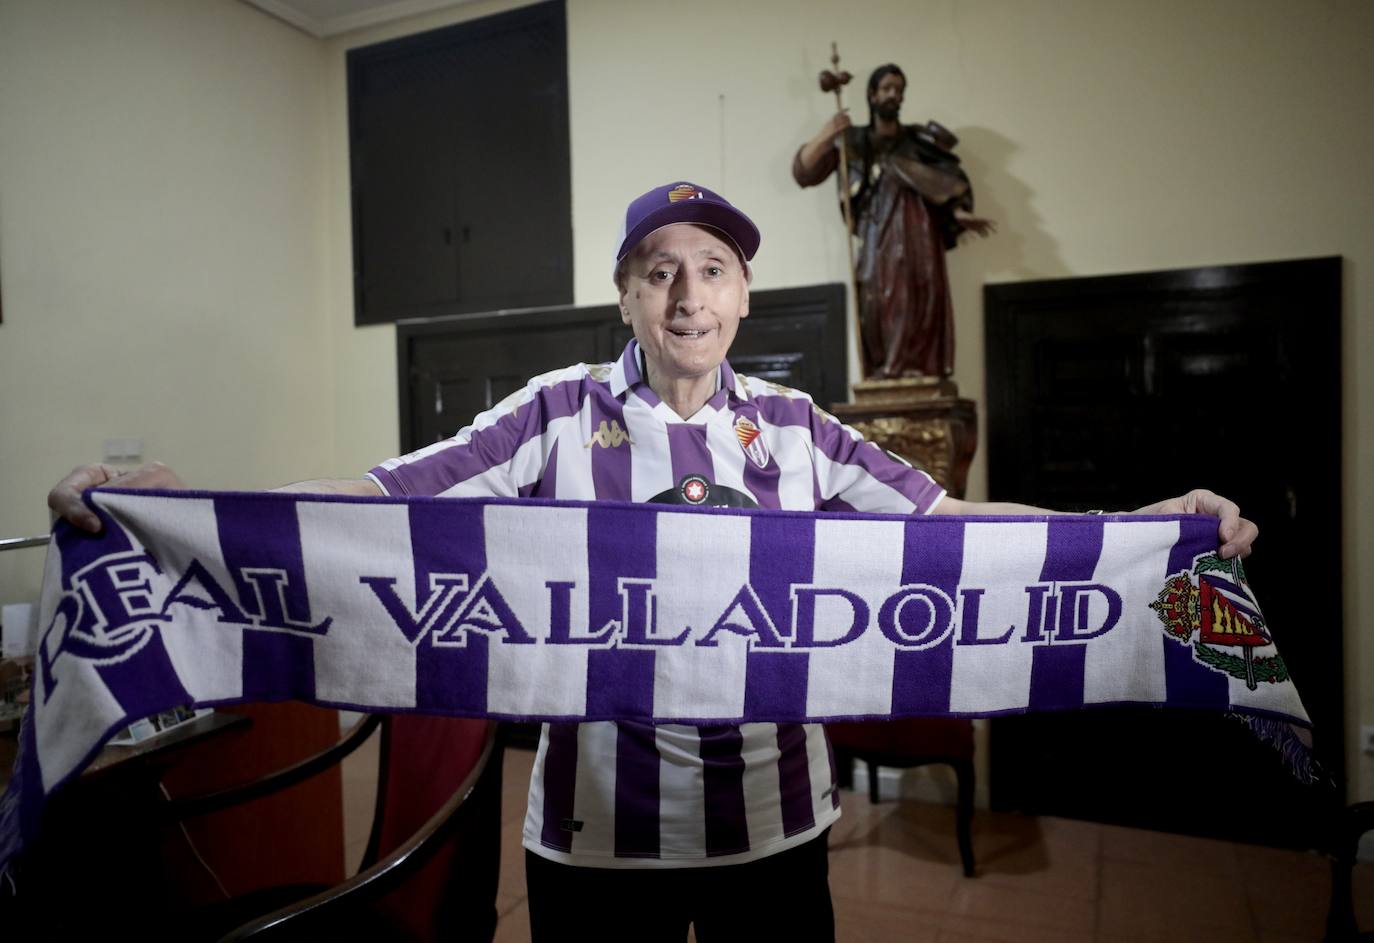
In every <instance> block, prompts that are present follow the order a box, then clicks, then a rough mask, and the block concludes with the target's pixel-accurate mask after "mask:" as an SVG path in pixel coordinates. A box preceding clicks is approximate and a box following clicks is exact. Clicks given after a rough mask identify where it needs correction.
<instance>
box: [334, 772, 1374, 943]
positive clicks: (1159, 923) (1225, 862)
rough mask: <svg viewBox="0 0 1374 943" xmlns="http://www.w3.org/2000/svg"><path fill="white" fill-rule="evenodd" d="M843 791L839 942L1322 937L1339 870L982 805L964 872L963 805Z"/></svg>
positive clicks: (1359, 896) (522, 927) (352, 833)
mask: <svg viewBox="0 0 1374 943" xmlns="http://www.w3.org/2000/svg"><path fill="white" fill-rule="evenodd" d="M532 760H533V753H531V752H529V751H525V750H509V751H507V753H506V760H505V764H506V765H505V771H504V772H505V796H504V805H503V808H502V833H503V845H502V849H501V888H500V892H499V895H498V898H497V909H498V911H499V913H500V924H499V926H498V927H497V932H496V939H497V941H498V943H517V941H527V940H528V939H529V924H528V915H527V912H526V909H525V868H524V852H523V850H522V849H521V847H520V826H521V821H522V819H523V817H524V808H525V790H526V786H527V784H528V782H529V771H530V765H531V762H532ZM375 763H376V754H375V752H372V751H368V750H366V749H364V750H360V751H359V754H358V756H357V758H356V760H355V759H350V761H349V762H348V763H346V764H345V769H344V780H345V786H344V789H345V809H346V814H347V816H348V819H349V822H348V825H347V827H346V830H345V831H346V839H347V841H348V853H349V856H350V857H349V860H350V862H356V861H357V859H358V858H359V857H360V856H361V854H362V845H363V843H364V842H365V840H366V832H365V829H366V823H367V821H369V816H370V814H371V799H370V795H369V793H370V791H371V788H372V777H373V776H375ZM369 764H371V765H369ZM843 801H844V816H843V817H842V818H841V819H840V821H839V823H838V824H837V825H836V826H835V828H834V830H833V831H832V833H831V837H830V888H831V893H832V895H833V897H834V901H835V920H836V936H837V939H838V940H839V941H841V943H886V941H898V940H900V941H904V943H927V941H930V943H992V941H1005V943H1013V941H1026V943H1040V941H1046V943H1049V941H1054V943H1080V941H1081V943H1089V941H1097V943H1154V941H1160V943H1163V941H1168V943H1176V941H1177V943H1187V941H1192V940H1197V941H1206V943H1233V941H1234V943H1242V941H1244V943H1299V941H1306V943H1312V941H1316V940H1320V939H1321V937H1322V934H1323V931H1324V928H1325V920H1326V906H1327V900H1328V896H1329V893H1330V880H1331V879H1330V869H1329V865H1328V863H1327V861H1326V859H1325V858H1322V857H1320V856H1318V855H1313V854H1304V853H1301V852H1291V851H1279V850H1275V849H1271V848H1261V847H1257V846H1251V845H1236V844H1231V843H1228V842H1220V841H1212V840H1207V839H1200V838H1188V837H1183V836H1178V835H1166V834H1161V833H1158V832H1146V831H1141V830H1138V829H1129V828H1119V827H1116V826H1110V825H1097V824H1094V823H1091V822H1078V821H1074V820H1072V819H1055V818H1026V817H1024V816H1018V815H1007V814H1001V813H992V812H987V811H979V813H978V814H977V815H976V816H975V818H974V835H973V845H974V853H975V856H976V858H977V861H978V876H977V877H975V878H965V877H963V876H962V872H961V870H960V866H959V853H958V849H957V848H956V846H955V842H954V812H953V809H952V808H949V807H946V806H939V805H930V804H926V803H919V802H883V803H880V804H879V805H876V806H874V805H871V804H870V803H869V801H868V799H867V798H866V797H865V796H863V795H859V794H855V793H850V792H846V793H844V794H843ZM358 823H362V824H358ZM360 832H361V834H358V833H360ZM1355 877H1356V885H1355V894H1356V908H1357V912H1358V915H1359V919H1360V923H1361V926H1363V927H1365V928H1366V929H1368V928H1374V865H1371V864H1361V865H1360V866H1359V868H1357V869H1356V876H1355Z"/></svg>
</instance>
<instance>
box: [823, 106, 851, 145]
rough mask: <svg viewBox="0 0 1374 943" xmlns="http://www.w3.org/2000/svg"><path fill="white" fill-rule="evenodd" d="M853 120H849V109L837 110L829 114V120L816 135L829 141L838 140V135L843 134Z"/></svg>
mask: <svg viewBox="0 0 1374 943" xmlns="http://www.w3.org/2000/svg"><path fill="white" fill-rule="evenodd" d="M853 123H854V122H852V121H850V120H849V109H847V108H846V109H845V110H844V111H837V112H835V113H834V114H833V115H831V116H830V120H829V121H827V122H826V123H825V125H824V126H823V127H822V128H821V133H820V134H818V135H816V137H817V138H818V139H824V140H826V141H829V142H830V143H832V144H833V143H834V142H835V141H838V140H839V138H840V135H842V134H844V132H845V129H846V128H848V127H849V126H850V125H852V124H853Z"/></svg>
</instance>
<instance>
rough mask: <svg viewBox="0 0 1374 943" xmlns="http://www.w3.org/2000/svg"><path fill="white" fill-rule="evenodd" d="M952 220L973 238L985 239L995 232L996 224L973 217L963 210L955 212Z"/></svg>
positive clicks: (979, 217) (980, 217)
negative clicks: (973, 236) (972, 235)
mask: <svg viewBox="0 0 1374 943" xmlns="http://www.w3.org/2000/svg"><path fill="white" fill-rule="evenodd" d="M954 218H955V220H957V221H958V223H959V225H960V226H962V227H964V231H965V232H971V233H973V234H974V235H975V236H981V237H983V238H987V237H988V236H990V235H992V234H993V233H995V232H997V223H996V222H994V221H993V220H990V219H985V218H984V217H982V216H974V215H973V214H971V213H969V212H967V211H965V210H955V211H954Z"/></svg>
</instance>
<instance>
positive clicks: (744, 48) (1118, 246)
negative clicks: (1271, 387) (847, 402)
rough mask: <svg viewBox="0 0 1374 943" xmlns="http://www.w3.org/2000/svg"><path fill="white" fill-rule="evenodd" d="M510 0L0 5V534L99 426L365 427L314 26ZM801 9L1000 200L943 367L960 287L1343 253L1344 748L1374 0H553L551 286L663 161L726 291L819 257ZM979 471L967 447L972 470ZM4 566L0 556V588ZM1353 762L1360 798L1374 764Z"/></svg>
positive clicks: (255, 481) (317, 450)
mask: <svg viewBox="0 0 1374 943" xmlns="http://www.w3.org/2000/svg"><path fill="white" fill-rule="evenodd" d="M516 5H519V4H518V2H517V0H478V2H470V3H467V4H464V5H462V6H459V7H456V8H454V9H452V10H449V11H446V12H443V13H440V14H431V15H429V16H426V17H423V18H416V19H413V20H409V21H405V22H402V23H399V24H393V25H392V26H389V27H387V28H385V29H373V30H368V31H364V32H360V33H357V34H352V35H349V36H347V37H341V38H336V39H334V40H330V41H327V42H319V41H316V40H313V39H310V38H309V37H306V36H304V35H303V34H299V33H297V32H295V31H294V30H292V29H290V28H289V27H287V26H285V25H284V24H281V23H279V22H277V21H275V20H273V19H271V18H270V17H267V16H266V15H264V14H261V13H260V12H258V11H256V10H253V9H251V8H249V7H247V6H246V5H242V4H239V3H237V2H232V0H213V2H212V0H204V2H196V3H181V2H176V0H160V2H155V0H127V2H124V3H121V4H120V5H119V6H118V8H117V10H114V9H112V7H113V5H111V4H105V3H100V2H95V0H91V2H87V3H84V4H73V3H62V4H53V3H44V2H41V0H0V272H2V273H3V286H4V292H5V323H4V325H3V326H0V483H3V485H4V488H3V491H0V533H4V534H12V533H29V532H37V531H38V530H41V529H42V528H43V527H44V526H45V523H46V516H45V514H44V512H43V509H42V507H41V496H42V493H43V492H44V491H45V490H46V488H47V486H48V484H49V483H50V481H51V479H52V477H53V475H54V474H55V470H56V471H61V470H64V469H65V468H66V467H68V466H70V465H72V464H74V463H75V462H77V461H80V460H84V459H86V458H89V457H91V456H93V455H94V454H95V453H96V452H97V451H98V449H99V447H100V442H101V439H103V438H105V437H107V436H112V435H140V436H142V437H143V438H144V439H145V441H146V443H147V451H148V454H150V455H157V456H158V457H162V458H165V459H167V460H169V461H171V462H173V464H175V465H176V466H178V467H179V468H181V469H182V470H183V471H184V472H185V473H186V476H187V477H188V478H189V479H191V480H193V481H194V482H195V483H197V484H201V485H207V486H232V485H237V486H243V487H259V486H265V485H269V484H271V483H274V482H276V481H280V480H283V479H286V478H292V477H303V476H308V475H317V474H355V473H358V472H361V471H362V470H364V469H366V468H368V467H370V466H371V465H372V464H373V463H375V462H376V461H377V460H378V459H379V458H382V457H386V456H388V455H390V454H392V453H393V452H394V451H395V449H396V446H397V428H398V423H397V416H396V408H397V407H396V389H395V384H396V379H395V361H394V357H395V348H394V330H393V329H392V328H389V327H370V328H364V329H356V328H354V327H353V323H352V309H351V306H352V300H351V287H350V269H351V252H350V249H349V206H348V173H347V170H348V165H347V151H346V142H347V119H346V97H345V85H344V52H345V50H346V49H348V48H351V47H353V46H357V45H365V44H368V43H371V42H376V41H379V40H381V39H386V38H391V37H394V36H398V35H403V34H406V33H410V32H414V31H417V30H420V29H426V28H431V27H434V26H438V25H444V24H447V23H452V22H456V21H458V20H463V19H469V18H472V17H476V16H480V15H486V14H489V13H492V12H497V11H499V10H502V9H507V8H510V7H512V6H516ZM831 39H835V40H838V41H839V43H840V46H841V52H842V53H843V55H844V57H845V61H844V65H845V66H846V67H847V68H849V69H850V70H852V71H854V72H855V73H856V74H857V75H859V78H860V81H862V79H863V78H864V77H865V76H866V74H867V71H868V70H869V69H871V68H872V67H873V66H874V65H876V64H878V63H880V62H883V61H886V60H888V59H895V60H897V61H899V62H900V63H901V64H902V65H903V66H904V67H905V68H906V71H907V74H908V76H909V78H910V80H911V89H910V92H909V94H908V100H907V107H906V110H905V114H906V117H907V118H908V120H915V119H923V118H926V117H934V118H937V119H939V120H940V121H942V122H943V123H945V124H946V125H948V126H950V127H951V128H953V129H954V130H955V131H956V132H957V133H959V135H960V136H961V137H962V139H963V142H962V144H961V147H960V151H961V153H963V154H964V155H965V161H966V164H967V166H968V168H969V171H970V173H971V175H972V177H973V179H974V181H975V186H976V190H977V194H978V201H979V208H980V210H981V211H983V212H985V213H986V214H987V215H990V216H992V217H993V218H995V219H997V220H999V221H1000V222H1001V226H1002V229H1001V232H1000V233H999V234H998V235H997V236H996V237H994V238H993V239H991V240H988V241H985V242H975V243H972V244H969V245H966V246H964V247H963V248H961V249H959V250H958V251H957V252H956V253H954V255H953V256H952V257H951V275H952V278H953V284H954V292H955V304H956V310H957V312H958V322H959V323H958V332H959V351H958V359H957V374H956V378H957V379H958V380H959V382H960V385H961V387H962V389H963V391H964V393H965V395H969V396H972V397H973V398H975V399H977V398H980V397H981V396H982V393H983V377H982V359H983V344H982V328H981V324H982V311H981V300H980V288H981V285H982V284H984V283H985V282H990V281H1009V280H1016V279H1024V278H1037V277H1047V276H1061V275H1091V274H1101V273H1108V272H1123V271H1137V270H1145V269H1155V268H1166V267H1173V266H1190V265H1205V264H1216V263H1226V262H1241V261H1256V260H1264V259H1277V258H1292V257H1303V256H1315V255H1327V254H1339V255H1342V256H1344V257H1345V258H1346V260H1347V261H1346V275H1345V286H1344V287H1345V308H1344V315H1343V330H1344V350H1343V356H1344V387H1343V389H1344V410H1345V412H1344V430H1345V434H1346V443H1347V444H1346V449H1345V454H1344V456H1342V457H1340V458H1339V459H1338V457H1337V456H1328V457H1325V460H1329V461H1337V460H1340V461H1341V462H1342V469H1343V472H1344V480H1345V487H1344V499H1345V510H1346V521H1347V523H1348V528H1347V532H1346V539H1345V549H1346V554H1345V568H1346V569H1345V574H1344V577H1345V603H1346V640H1347V661H1346V666H1347V674H1348V679H1349V683H1348V687H1347V691H1348V700H1349V704H1350V712H1349V714H1350V717H1351V721H1352V722H1351V728H1350V731H1349V736H1350V741H1351V742H1350V746H1351V749H1352V761H1354V760H1355V759H1356V756H1355V754H1354V753H1353V747H1354V742H1353V741H1354V737H1355V732H1356V720H1355V718H1357V717H1363V719H1364V722H1365V723H1371V724H1374V625H1371V622H1372V621H1374V589H1371V588H1369V587H1374V569H1372V568H1371V563H1370V561H1371V560H1374V546H1371V541H1374V525H1371V524H1369V523H1367V522H1366V521H1365V518H1368V517H1370V516H1371V515H1370V514H1369V508H1370V507H1371V505H1374V492H1372V490H1371V489H1374V484H1372V483H1374V450H1371V443H1374V428H1372V427H1371V426H1372V425H1374V392H1371V384H1370V383H1369V382H1368V381H1362V378H1361V377H1360V375H1359V371H1360V369H1361V367H1363V366H1365V365H1367V364H1371V363H1374V310H1372V309H1371V305H1372V304H1374V302H1371V300H1370V299H1371V298H1374V283H1372V282H1371V280H1372V279H1374V224H1371V222H1370V220H1374V188H1372V187H1371V186H1370V185H1369V184H1368V181H1367V179H1366V176H1365V174H1364V173H1363V172H1362V171H1363V165H1364V164H1366V163H1367V155H1369V154H1370V153H1374V127H1372V126H1371V124H1370V123H1369V122H1368V121H1367V120H1365V119H1366V113H1367V110H1368V109H1367V107H1366V108H1364V109H1362V108H1361V104H1362V102H1361V96H1363V95H1365V94H1366V93H1367V90H1368V89H1369V88H1371V87H1374V5H1371V4H1368V3H1366V2H1364V0H1311V2H1307V3H1293V2H1291V0H1205V2H1201V3H1199V2H1196V0H1192V2H1185V0H1156V2H1151V3H1141V2H1136V0H851V2H847V3H843V4H839V3H831V2H813V3H802V2H798V3H784V2H763V0H759V2H755V3H738V2H724V0H698V2H695V3H692V4H670V3H667V2H662V0H635V2H630V0H569V3H568V43H569V72H570V90H571V108H572V164H573V166H572V177H573V179H572V184H573V222H574V251H575V256H576V258H575V281H574V300H575V302H577V303H579V304H594V303H600V302H605V301H608V300H610V299H611V298H612V295H613V292H612V288H611V285H610V281H609V279H608V277H607V268H608V267H607V264H606V260H607V256H608V255H609V249H610V242H611V237H612V235H613V233H614V231H615V228H616V216H617V214H618V213H619V212H620V210H621V208H622V207H623V205H624V203H625V201H626V200H627V198H628V197H630V196H632V195H634V194H635V193H637V192H639V191H641V190H643V189H646V188H648V187H650V186H653V185H656V184H660V183H663V182H666V181H667V180H669V179H672V178H675V177H688V178H696V179H698V180H699V181H700V182H702V183H704V184H707V185H714V186H715V187H717V188H719V189H721V190H723V191H724V192H725V193H727V194H729V195H730V196H732V197H733V198H735V199H736V200H737V202H739V203H740V204H741V205H742V206H743V207H744V208H745V209H746V210H747V211H748V212H749V213H750V214H751V215H752V216H753V217H754V219H755V220H756V221H757V222H758V223H759V225H760V227H761V229H762V230H763V232H764V236H765V238H764V244H763V249H762V251H761V253H760V255H759V258H758V260H757V265H756V269H757V272H758V279H757V281H756V283H755V284H756V287H758V288H761V289H767V288H777V287H784V286H790V285H802V284H811V283H816V282H830V281H843V280H844V278H845V273H846V270H845V263H844V256H843V251H844V250H843V243H842V240H841V236H840V232H839V226H838V224H837V222H836V213H835V209H834V205H833V200H832V197H831V191H830V190H829V189H828V188H817V189H814V190H810V191H799V190H798V189H797V188H796V187H795V185H794V184H793V183H792V181H791V179H790V176H789V175H788V169H787V168H788V164H789V162H790V160H791V156H792V153H793V151H794V150H795V148H796V146H797V145H798V144H799V143H800V142H801V141H802V140H804V139H805V138H807V137H809V136H810V135H811V134H812V133H813V132H814V131H815V129H816V128H817V127H819V125H820V123H821V122H822V121H823V120H824V119H825V117H826V116H827V114H828V111H829V108H830V103H829V100H828V98H827V97H826V96H823V95H822V94H820V92H819V91H818V90H816V87H815V76H816V73H817V72H818V71H819V70H820V69H821V68H823V67H825V66H826V65H827V64H828V63H827V62H826V58H827V56H828V54H829V42H830V40H831ZM474 93H475V94H476V93H477V92H476V91H475V92H474ZM850 100H851V102H853V103H854V104H855V105H856V106H859V107H858V108H857V111H858V112H859V113H860V115H862V111H863V109H862V106H861V98H860V96H859V95H858V94H857V93H852V94H851V95H850ZM112 365H117V366H112ZM59 368H60V376H61V378H62V382H61V384H55V383H52V382H50V381H49V379H48V378H49V376H50V375H59ZM112 370H113V371H115V372H113V373H111V371H112ZM49 386H51V387H53V389H51V390H48V389H47V387H49ZM39 391H42V392H43V396H42V400H41V402H40V400H39ZM1290 441H1291V438H1290V437H1289V434H1288V430H1276V442H1275V443H1274V446H1275V447H1280V448H1283V447H1290V446H1289V445H1288V443H1289V442H1290ZM1258 458H1262V456H1259V457H1258ZM985 480H986V476H985V472H984V468H983V465H982V463H981V462H979V463H978V464H977V465H976V466H975V469H974V476H973V494H974V496H975V497H976V496H981V495H982V494H983V492H984V491H985ZM1261 552H1262V544H1261ZM18 555H19V554H10V555H8V556H10V557H14V556H18ZM31 570H32V572H31ZM21 571H22V572H21ZM33 585H36V568H31V567H28V566H27V565H25V566H19V565H18V564H10V563H7V562H6V561H5V560H4V559H3V558H0V598H16V597H15V594H16V593H17V592H19V591H21V590H27V589H28V588H29V587H31V586H33ZM1313 630H1314V631H1320V630H1321V629H1320V627H1314V629H1313ZM1351 772H1352V783H1355V782H1358V788H1357V789H1356V788H1354V787H1353V788H1352V792H1358V794H1359V795H1360V796H1361V797H1363V798H1374V766H1372V765H1371V764H1370V763H1369V761H1368V760H1367V759H1362V760H1361V761H1360V762H1352V767H1351Z"/></svg>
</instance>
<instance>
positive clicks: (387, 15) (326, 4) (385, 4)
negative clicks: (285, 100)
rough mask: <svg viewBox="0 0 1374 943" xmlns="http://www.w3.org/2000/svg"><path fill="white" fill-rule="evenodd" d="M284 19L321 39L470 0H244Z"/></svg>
mask: <svg viewBox="0 0 1374 943" xmlns="http://www.w3.org/2000/svg"><path fill="white" fill-rule="evenodd" d="M244 2H246V3H251V4H252V5H253V6H255V7H257V8H258V9H259V10H262V11H263V12H264V13H268V14H271V15H272V16H275V17H277V19H280V20H285V21H286V22H287V23H290V24H291V25H292V26H294V27H296V28H297V29H299V30H303V31H304V32H307V33H309V34H310V35H311V36H315V37H318V38H320V39H324V38H325V37H326V36H337V35H339V34H340V33H347V32H350V31H352V30H355V29H363V28H364V27H367V26H376V25H378V24H380V23H389V22H390V21H392V20H399V19H402V18H403V17H407V16H414V15H416V14H418V13H428V12H430V11H431V10H441V9H443V8H444V7H454V6H458V5H459V4H461V3H467V2H469V0H244Z"/></svg>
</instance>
